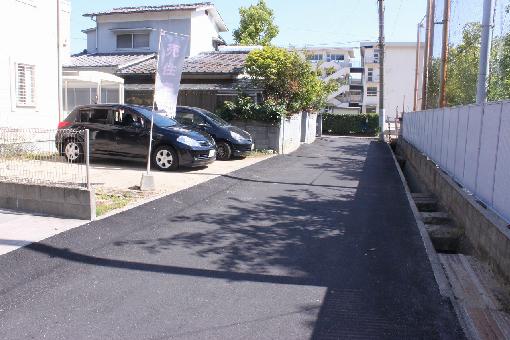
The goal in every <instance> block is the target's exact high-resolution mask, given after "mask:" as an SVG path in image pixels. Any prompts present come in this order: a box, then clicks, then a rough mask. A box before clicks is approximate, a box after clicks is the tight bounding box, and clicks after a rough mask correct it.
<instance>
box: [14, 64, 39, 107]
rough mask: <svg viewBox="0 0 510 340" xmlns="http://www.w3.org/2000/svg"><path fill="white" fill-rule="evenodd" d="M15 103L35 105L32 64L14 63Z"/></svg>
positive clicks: (33, 67)
mask: <svg viewBox="0 0 510 340" xmlns="http://www.w3.org/2000/svg"><path fill="white" fill-rule="evenodd" d="M16 105H17V106H35V66H34V65H28V64H17V65H16Z"/></svg>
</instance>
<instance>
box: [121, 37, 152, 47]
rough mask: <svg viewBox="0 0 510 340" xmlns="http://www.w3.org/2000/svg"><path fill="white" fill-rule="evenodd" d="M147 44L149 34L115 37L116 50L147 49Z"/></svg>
mask: <svg viewBox="0 0 510 340" xmlns="http://www.w3.org/2000/svg"><path fill="white" fill-rule="evenodd" d="M149 43H150V39H149V33H136V34H134V33H129V34H118V35H117V48H118V49H136V48H148V47H149Z"/></svg>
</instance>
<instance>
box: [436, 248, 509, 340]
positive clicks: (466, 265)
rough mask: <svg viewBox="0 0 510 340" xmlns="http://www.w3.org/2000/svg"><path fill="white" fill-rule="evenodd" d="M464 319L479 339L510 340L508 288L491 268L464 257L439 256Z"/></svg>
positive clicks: (456, 255)
mask: <svg viewBox="0 0 510 340" xmlns="http://www.w3.org/2000/svg"><path fill="white" fill-rule="evenodd" d="M439 259H440V261H441V264H442V265H443V267H444V269H445V272H446V275H447V277H448V280H449V282H450V284H451V287H452V291H453V294H454V296H455V300H456V301H457V302H458V304H459V306H460V308H459V310H460V312H461V313H462V314H463V319H464V320H466V323H467V324H468V325H467V326H468V328H469V329H471V330H472V332H473V333H474V334H472V335H473V337H474V338H478V339H484V340H485V339H487V340H489V339H491V340H492V339H510V315H509V314H508V313H507V312H506V311H508V310H509V309H508V306H509V301H508V300H509V296H510V294H509V291H508V287H505V285H503V284H501V283H500V282H498V281H497V280H496V279H495V277H494V275H493V274H492V273H491V272H490V270H489V269H488V267H487V265H486V264H484V263H482V262H480V261H478V260H477V259H475V258H473V257H470V256H465V255H462V254H439Z"/></svg>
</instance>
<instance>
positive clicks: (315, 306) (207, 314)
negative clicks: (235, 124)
mask: <svg viewBox="0 0 510 340" xmlns="http://www.w3.org/2000/svg"><path fill="white" fill-rule="evenodd" d="M0 242H1V241H0ZM0 268H1V271H0V287H1V288H0V338H2V339H26V338H43V337H45V338H48V339H142V338H144V339H170V338H176V339H177V338H178V339H309V338H315V339H351V338H357V339H369V338H386V339H403V338H406V339H407V338H409V339H411V338H412V339H416V338H419V339H438V338H443V339H458V338H462V334H461V332H460V330H459V326H458V323H457V321H456V319H455V317H454V313H453V312H452V308H451V306H450V304H449V303H448V302H447V301H446V300H445V299H443V298H442V297H441V296H440V294H439V291H438V287H437V285H436V283H435V281H434V277H433V273H432V270H431V267H430V265H429V263H428V260H427V257H426V254H425V250H424V247H423V244H422V241H421V239H420V236H419V232H418V229H417V226H416V225H415V223H414V220H413V217H412V213H411V210H410V208H409V206H408V203H407V200H406V198H405V195H404V191H403V188H402V185H401V183H400V182H399V178H398V174H397V171H396V169H395V167H394V164H393V161H392V158H391V155H390V153H389V151H388V148H387V147H386V146H385V145H383V144H380V143H378V142H375V141H370V140H361V139H345V138H324V139H322V140H320V141H318V142H316V143H314V144H313V145H307V146H303V147H302V148H301V149H300V150H299V151H298V152H296V153H294V154H292V155H290V156H278V157H273V158H271V159H268V160H266V161H263V162H260V163H258V164H255V165H253V166H251V167H248V168H245V169H242V170H240V171H238V172H234V173H232V174H229V175H224V176H222V177H219V178H216V179H214V180H211V181H209V182H207V183H203V184H201V185H198V186H195V187H193V188H190V189H187V190H184V191H181V192H179V193H176V194H172V195H170V196H167V197H165V198H162V199H160V200H157V201H154V202H151V203H148V204H146V205H143V206H140V207H138V208H136V209H133V210H130V211H126V212H124V213H121V214H119V215H115V216H112V217H109V218H106V219H104V220H100V221H96V222H92V223H90V224H88V225H85V226H82V227H79V228H76V229H73V230H71V231H68V232H66V233H63V234H60V235H58V236H55V237H53V238H51V239H48V240H46V241H43V242H40V243H35V244H32V245H30V246H28V247H26V248H23V249H19V250H17V251H14V252H12V253H9V254H7V255H5V256H2V257H0Z"/></svg>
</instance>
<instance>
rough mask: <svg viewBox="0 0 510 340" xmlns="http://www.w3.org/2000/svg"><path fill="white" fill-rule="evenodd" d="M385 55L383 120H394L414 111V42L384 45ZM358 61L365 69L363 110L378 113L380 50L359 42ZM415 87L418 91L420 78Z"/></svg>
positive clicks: (374, 46) (372, 45) (370, 44)
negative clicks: (404, 113)
mask: <svg viewBox="0 0 510 340" xmlns="http://www.w3.org/2000/svg"><path fill="white" fill-rule="evenodd" d="M384 56H385V59H384V108H385V114H386V117H388V118H389V119H393V118H394V117H395V116H396V115H397V114H398V115H399V116H401V114H402V112H408V111H412V110H413V103H414V93H415V91H414V87H415V76H416V43H415V42H387V43H386V44H385V55H384ZM361 58H362V67H363V69H364V73H363V84H364V90H363V91H364V96H363V97H364V98H363V109H362V110H363V112H379V72H380V64H379V62H380V51H379V49H378V46H377V43H375V42H374V43H362V44H361ZM419 68H421V65H420V66H419ZM418 72H420V73H421V70H418ZM418 86H419V88H421V79H420V81H419V84H418Z"/></svg>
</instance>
